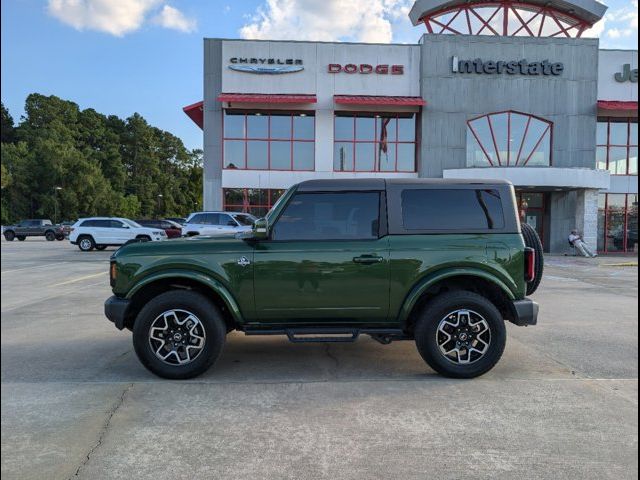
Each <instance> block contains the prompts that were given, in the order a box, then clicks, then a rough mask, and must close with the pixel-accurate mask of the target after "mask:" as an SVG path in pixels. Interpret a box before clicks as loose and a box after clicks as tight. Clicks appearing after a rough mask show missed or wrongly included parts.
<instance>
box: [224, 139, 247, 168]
mask: <svg viewBox="0 0 640 480" xmlns="http://www.w3.org/2000/svg"><path fill="white" fill-rule="evenodd" d="M244 145H245V143H244V141H243V140H225V141H224V168H246V165H245V163H244Z"/></svg>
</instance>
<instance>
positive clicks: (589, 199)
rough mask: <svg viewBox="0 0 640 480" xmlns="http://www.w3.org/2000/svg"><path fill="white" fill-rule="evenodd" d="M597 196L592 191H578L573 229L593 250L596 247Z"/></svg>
mask: <svg viewBox="0 0 640 480" xmlns="http://www.w3.org/2000/svg"><path fill="white" fill-rule="evenodd" d="M598 194H599V192H598V190H594V189H584V190H578V192H577V198H576V219H575V228H577V229H578V232H580V233H581V234H582V238H583V239H584V241H585V242H586V244H587V245H588V246H589V247H590V248H592V249H594V250H595V249H596V248H597V246H598Z"/></svg>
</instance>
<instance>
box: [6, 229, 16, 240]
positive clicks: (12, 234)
mask: <svg viewBox="0 0 640 480" xmlns="http://www.w3.org/2000/svg"><path fill="white" fill-rule="evenodd" d="M14 238H16V234H15V232H12V231H11V230H8V231H6V232H4V239H5V240H6V241H7V242H13V239H14Z"/></svg>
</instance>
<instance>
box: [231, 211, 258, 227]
mask: <svg viewBox="0 0 640 480" xmlns="http://www.w3.org/2000/svg"><path fill="white" fill-rule="evenodd" d="M233 218H235V219H236V220H237V221H238V223H239V224H240V225H247V226H249V227H250V226H252V225H253V224H254V223H256V220H257V218H256V217H254V216H253V215H248V214H245V215H241V214H239V213H236V214H234V215H233Z"/></svg>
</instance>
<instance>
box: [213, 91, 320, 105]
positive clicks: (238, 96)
mask: <svg viewBox="0 0 640 480" xmlns="http://www.w3.org/2000/svg"><path fill="white" fill-rule="evenodd" d="M217 100H218V101H219V102H238V103H316V102H317V101H318V99H317V98H316V96H315V95H285V94H277V95H276V94H265V93H222V94H220V96H218V98H217Z"/></svg>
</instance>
